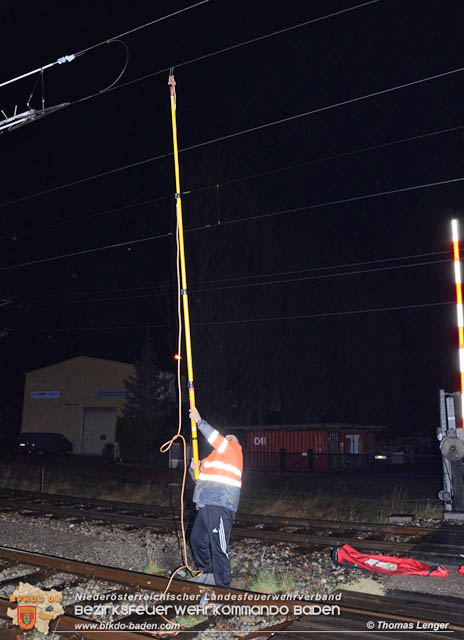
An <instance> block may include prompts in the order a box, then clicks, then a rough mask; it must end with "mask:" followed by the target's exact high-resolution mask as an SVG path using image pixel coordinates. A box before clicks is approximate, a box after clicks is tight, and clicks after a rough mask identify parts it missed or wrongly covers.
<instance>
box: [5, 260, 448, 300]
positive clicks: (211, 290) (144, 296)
mask: <svg viewBox="0 0 464 640" xmlns="http://www.w3.org/2000/svg"><path fill="white" fill-rule="evenodd" d="M450 262H452V260H451V259H450V258H448V259H445V260H429V261H427V262H416V263H413V264H400V265H393V266H389V267H377V268H375V269H358V270H356V271H343V272H339V273H324V274H319V275H317V276H300V277H297V278H286V279H284V280H264V281H262V282H246V283H241V284H226V285H222V286H214V287H205V288H203V289H201V288H195V287H189V294H191V295H192V296H193V295H196V294H200V293H217V292H218V291H231V290H235V289H246V288H251V287H264V286H266V287H269V286H273V285H283V284H294V283H295V282H300V283H301V282H306V281H310V280H322V279H326V278H340V277H343V276H357V275H362V274H366V273H378V272H380V271H392V270H395V269H411V268H413V267H424V266H427V265H431V264H444V263H447V264H449V263H450ZM248 278H249V279H251V278H253V276H248ZM204 284H207V283H204ZM172 292H173V291H172V290H171V289H167V290H166V291H162V292H161V291H160V292H156V293H140V294H135V295H130V296H117V297H113V298H95V297H94V298H88V299H86V300H84V299H80V300H55V301H53V302H41V303H30V304H27V303H26V304H21V305H17V306H16V308H17V309H24V308H31V307H50V306H57V305H58V306H62V305H67V304H95V303H107V302H127V300H140V299H147V298H159V297H163V296H167V295H170V294H172Z"/></svg>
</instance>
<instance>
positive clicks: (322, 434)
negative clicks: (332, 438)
mask: <svg viewBox="0 0 464 640" xmlns="http://www.w3.org/2000/svg"><path fill="white" fill-rule="evenodd" d="M281 449H285V452H286V453H287V454H290V455H289V456H288V463H289V465H290V467H293V468H296V469H298V468H301V469H304V468H307V466H308V451H309V450H312V451H313V453H314V454H327V452H328V448H327V432H326V431H315V430H313V431H309V430H308V431H249V432H248V433H247V447H246V451H247V457H246V461H247V467H249V468H252V469H265V468H267V469H276V470H278V469H279V468H280V451H281ZM327 466H328V456H327V455H316V456H315V457H314V459H313V469H314V471H322V470H324V469H326V468H327Z"/></svg>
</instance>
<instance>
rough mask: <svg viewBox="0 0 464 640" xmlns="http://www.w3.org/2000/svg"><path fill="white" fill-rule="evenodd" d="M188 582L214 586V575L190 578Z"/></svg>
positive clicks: (203, 574)
mask: <svg viewBox="0 0 464 640" xmlns="http://www.w3.org/2000/svg"><path fill="white" fill-rule="evenodd" d="M189 582H196V583H197V584H211V585H215V584H216V582H215V580H214V573H202V574H201V576H195V578H190V580H189Z"/></svg>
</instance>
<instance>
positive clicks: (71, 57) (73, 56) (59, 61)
mask: <svg viewBox="0 0 464 640" xmlns="http://www.w3.org/2000/svg"><path fill="white" fill-rule="evenodd" d="M207 2H209V0H201V1H200V2H197V3H196V4H192V5H190V6H189V7H184V8H183V9H179V11H173V12H172V13H169V14H168V15H166V16H162V17H161V18H156V19H155V20H151V22H146V23H145V24H142V25H140V26H139V27H135V28H134V29H130V30H129V31H125V32H124V33H119V34H118V35H117V36H113V37H112V38H109V39H108V38H107V39H106V40H103V41H102V42H98V43H97V44H93V45H91V46H90V47H87V48H86V49H81V50H80V51H77V52H76V53H72V54H71V55H65V56H62V57H61V58H58V59H57V60H55V61H54V62H50V63H49V64H46V65H43V66H42V67H38V68H37V69H33V70H32V71H28V72H26V73H23V74H22V75H20V76H17V77H16V78H12V79H11V80H7V81H6V82H2V83H1V84H0V89H1V88H2V87H5V86H6V85H8V84H13V83H14V82H17V81H18V80H22V79H23V78H27V77H28V76H32V75H34V74H35V73H40V72H42V71H45V70H46V69H50V68H51V67H54V66H55V65H57V64H64V63H65V62H72V61H73V60H75V59H76V58H78V57H80V56H82V55H84V54H85V53H88V52H89V51H92V50H93V49H96V48H97V47H101V46H102V45H104V44H108V43H110V42H112V41H114V40H116V39H118V38H122V37H124V36H127V35H129V34H130V33H134V32H135V31H140V29H145V28H146V27H150V26H151V25H153V24H157V23H158V22H162V21H164V20H167V19H168V18H172V17H174V16H177V15H179V14H181V13H184V12H185V11H190V9H195V8H196V7H199V6H200V5H202V4H206V3H207ZM100 93H101V92H100ZM97 95H98V94H97Z"/></svg>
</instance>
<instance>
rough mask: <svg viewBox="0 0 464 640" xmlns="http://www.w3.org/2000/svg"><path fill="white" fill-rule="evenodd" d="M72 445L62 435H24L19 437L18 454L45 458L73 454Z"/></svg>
mask: <svg viewBox="0 0 464 640" xmlns="http://www.w3.org/2000/svg"><path fill="white" fill-rule="evenodd" d="M72 448H73V446H72V444H71V442H69V440H68V439H67V438H65V437H64V435H62V434H61V433H22V434H21V435H20V436H19V437H18V447H17V451H18V453H29V454H35V455H38V456H43V455H45V454H49V453H58V454H60V453H63V454H66V453H71V451H72Z"/></svg>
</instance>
